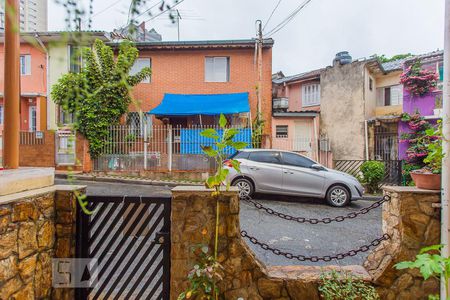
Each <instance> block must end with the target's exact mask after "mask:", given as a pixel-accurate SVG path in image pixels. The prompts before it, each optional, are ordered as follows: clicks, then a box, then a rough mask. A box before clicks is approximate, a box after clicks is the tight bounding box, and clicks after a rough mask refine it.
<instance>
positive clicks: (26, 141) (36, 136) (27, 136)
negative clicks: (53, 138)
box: [20, 131, 45, 145]
mask: <svg viewBox="0 0 450 300" xmlns="http://www.w3.org/2000/svg"><path fill="white" fill-rule="evenodd" d="M20 144H21V145H43V144H45V136H44V132H42V131H21V132H20Z"/></svg>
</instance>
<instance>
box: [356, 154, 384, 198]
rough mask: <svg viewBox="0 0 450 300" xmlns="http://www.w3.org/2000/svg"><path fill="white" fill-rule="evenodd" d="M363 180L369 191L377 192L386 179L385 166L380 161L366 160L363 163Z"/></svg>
mask: <svg viewBox="0 0 450 300" xmlns="http://www.w3.org/2000/svg"><path fill="white" fill-rule="evenodd" d="M360 170H361V173H362V177H361V182H362V183H363V184H364V185H365V186H366V187H367V190H368V192H369V193H376V192H378V191H379V189H380V183H381V181H382V180H383V179H384V174H385V166H384V163H382V162H380V161H373V160H372V161H366V162H364V163H363V164H362V165H361V168H360Z"/></svg>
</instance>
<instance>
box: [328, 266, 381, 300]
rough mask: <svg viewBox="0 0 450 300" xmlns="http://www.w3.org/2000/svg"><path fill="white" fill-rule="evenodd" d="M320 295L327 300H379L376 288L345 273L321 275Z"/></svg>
mask: <svg viewBox="0 0 450 300" xmlns="http://www.w3.org/2000/svg"><path fill="white" fill-rule="evenodd" d="M320 280H321V284H320V286H319V291H320V295H321V296H322V298H323V299H325V300H357V299H364V300H378V299H380V296H378V293H377V291H376V290H375V288H374V287H373V286H371V285H369V284H368V283H366V282H364V281H363V280H362V279H360V278H357V277H355V276H353V275H352V274H350V273H349V272H344V271H340V272H337V271H334V270H333V271H331V272H326V273H322V274H321V275H320Z"/></svg>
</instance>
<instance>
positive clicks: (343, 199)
mask: <svg viewBox="0 0 450 300" xmlns="http://www.w3.org/2000/svg"><path fill="white" fill-rule="evenodd" d="M327 202H328V204H330V205H331V206H335V207H344V206H346V205H347V204H349V203H350V193H349V191H348V190H347V188H346V187H344V186H343V185H335V186H333V187H331V188H330V189H329V190H328V192H327Z"/></svg>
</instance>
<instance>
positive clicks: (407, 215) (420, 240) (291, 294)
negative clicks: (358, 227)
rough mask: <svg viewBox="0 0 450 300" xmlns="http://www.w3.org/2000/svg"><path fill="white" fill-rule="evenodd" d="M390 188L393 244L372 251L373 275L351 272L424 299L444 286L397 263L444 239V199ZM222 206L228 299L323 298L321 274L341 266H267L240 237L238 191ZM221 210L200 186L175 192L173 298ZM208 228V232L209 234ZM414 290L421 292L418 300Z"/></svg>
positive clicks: (386, 291) (386, 220) (388, 294)
mask: <svg viewBox="0 0 450 300" xmlns="http://www.w3.org/2000/svg"><path fill="white" fill-rule="evenodd" d="M389 193H392V194H391V195H392V197H393V200H392V202H391V203H390V204H385V205H384V207H383V231H384V232H387V233H389V234H392V236H393V240H392V241H393V243H392V241H386V242H383V243H382V244H381V245H380V246H379V247H378V248H377V250H376V251H375V252H374V253H373V254H372V255H370V257H369V259H368V261H367V262H366V263H365V266H366V268H367V269H368V270H369V272H368V271H366V269H364V268H363V267H362V266H348V267H344V269H345V270H349V271H351V272H352V273H353V274H355V275H357V276H360V277H361V278H363V279H364V280H366V281H371V280H373V282H374V285H375V286H376V287H377V288H378V290H379V292H380V295H381V297H382V299H422V298H423V299H425V293H435V292H436V291H437V289H438V287H439V285H438V283H437V282H436V281H427V282H423V280H420V279H419V277H418V274H417V272H412V271H402V272H399V271H395V270H394V269H392V266H393V264H394V263H396V262H399V261H401V260H405V259H413V257H414V256H415V255H416V254H417V253H418V250H419V248H420V247H421V246H425V245H430V244H436V243H439V228H440V224H439V216H438V214H437V213H436V209H434V208H432V207H431V204H432V203H435V202H438V201H439V196H438V195H437V194H436V193H433V194H428V193H427V194H424V193H421V194H417V193H414V192H413V191H410V192H408V194H406V195H405V196H404V197H403V194H402V192H389ZM403 201H405V203H402V202H403ZM219 205H220V223H219V224H220V225H219V247H218V248H219V262H220V263H221V264H222V266H223V267H224V269H225V276H224V279H223V281H222V282H221V284H220V291H221V293H222V295H221V297H222V298H223V299H233V300H235V299H238V298H242V299H245V300H247V299H248V300H258V299H279V300H281V299H294V300H305V299H308V300H316V299H320V296H319V292H318V284H319V276H320V273H321V272H323V271H327V270H330V269H339V268H340V267H337V266H329V267H307V266H279V267H278V266H274V267H266V266H264V265H263V264H262V263H261V262H260V261H259V260H258V259H257V258H256V257H255V256H254V254H253V252H252V251H251V250H250V249H249V248H248V246H247V245H246V242H245V241H244V240H242V239H241V236H240V226H239V199H238V196H237V193H236V191H230V192H224V193H223V195H222V196H221V198H220V200H219ZM215 210H216V200H215V199H214V198H212V197H211V195H210V192H209V191H207V190H205V189H203V188H201V187H177V188H175V189H174V190H173V198H172V217H171V220H172V227H171V245H172V249H171V252H172V253H171V259H172V262H171V291H170V295H171V297H170V298H171V299H177V296H178V295H179V294H180V293H181V292H182V291H183V290H185V289H186V288H187V286H188V285H189V283H188V281H187V280H186V277H187V273H188V271H189V270H190V269H191V268H192V267H193V264H194V261H195V257H194V256H193V254H192V250H191V249H192V247H193V246H194V245H197V244H199V243H203V242H204V241H205V240H206V241H210V247H211V249H212V246H213V240H214V238H213V237H214V228H215V223H214V222H215ZM390 211H392V212H390ZM399 216H404V217H399ZM204 229H206V231H207V234H206V236H204V235H202V231H203V230H204ZM405 274H406V275H405ZM419 288H420V289H421V290H420V291H418V289H419ZM412 293H415V294H414V297H412V298H411V297H410V296H411V295H412ZM417 295H418V297H417ZM405 297H406V298H405Z"/></svg>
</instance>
